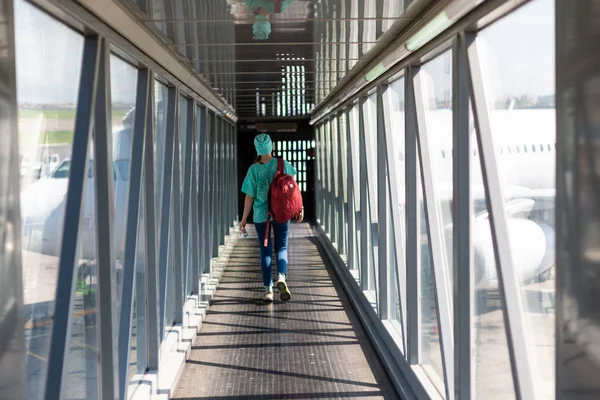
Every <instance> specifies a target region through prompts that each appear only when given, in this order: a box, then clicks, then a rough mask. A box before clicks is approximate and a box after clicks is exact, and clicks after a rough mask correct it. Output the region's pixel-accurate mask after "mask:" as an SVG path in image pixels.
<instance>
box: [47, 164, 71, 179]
mask: <svg viewBox="0 0 600 400" xmlns="http://www.w3.org/2000/svg"><path fill="white" fill-rule="evenodd" d="M70 169H71V161H63V163H62V164H61V165H60V167H58V168H57V169H56V171H54V173H53V174H52V178H53V179H63V178H68V177H69V170H70Z"/></svg>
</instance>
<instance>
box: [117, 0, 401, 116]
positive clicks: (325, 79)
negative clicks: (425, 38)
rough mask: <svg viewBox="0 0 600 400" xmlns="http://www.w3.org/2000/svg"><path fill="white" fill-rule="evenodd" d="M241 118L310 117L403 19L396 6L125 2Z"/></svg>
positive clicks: (298, 0)
mask: <svg viewBox="0 0 600 400" xmlns="http://www.w3.org/2000/svg"><path fill="white" fill-rule="evenodd" d="M123 1H124V2H125V3H126V4H127V5H128V6H129V7H130V8H131V9H132V10H133V11H135V12H136V13H137V14H138V15H139V16H140V18H142V19H143V20H144V21H145V23H146V24H147V25H148V26H149V27H150V28H151V29H152V30H153V31H154V32H155V33H156V34H157V35H159V36H160V37H161V38H162V40H163V41H164V42H165V44H166V45H168V46H170V47H171V48H172V49H173V51H174V52H176V53H177V54H178V55H179V56H180V57H181V59H182V60H183V61H184V62H186V63H187V64H188V65H189V66H190V68H192V69H193V70H194V71H195V72H196V73H198V74H201V75H202V76H203V77H204V78H205V79H206V80H207V81H208V82H209V83H210V85H211V86H212V87H213V88H214V89H215V90H216V91H217V92H218V93H220V94H221V95H222V96H223V97H224V98H225V100H226V101H227V102H228V103H229V104H231V105H233V106H234V107H236V109H237V111H238V116H239V117H240V118H254V117H261V118H265V117H273V116H275V117H293V118H298V117H302V116H307V115H308V114H309V113H310V110H311V109H312V108H313V107H314V105H315V103H318V102H319V101H321V100H322V99H324V98H325V97H326V95H327V94H328V93H329V92H330V91H331V89H333V88H334V87H335V86H336V85H337V83H338V82H339V81H340V80H341V79H342V78H343V77H344V76H345V75H346V73H347V72H348V71H349V70H350V69H351V68H352V67H353V66H354V65H355V64H356V62H357V61H358V59H359V58H360V57H361V56H362V55H364V54H365V53H366V52H367V51H368V50H369V49H370V48H371V47H372V46H373V45H374V44H375V43H376V42H377V40H378V39H379V38H380V37H381V35H382V33H383V32H385V31H386V30H387V29H388V28H389V27H390V26H391V25H392V23H393V22H394V21H395V20H396V18H398V17H399V16H401V15H402V13H403V12H404V10H405V8H406V4H405V3H408V1H403V0H397V1H387V0H331V1H328V0H285V1H284V0H281V1H280V4H281V12H276V7H277V5H276V2H279V0H123Z"/></svg>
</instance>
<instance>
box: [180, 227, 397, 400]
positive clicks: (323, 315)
mask: <svg viewBox="0 0 600 400" xmlns="http://www.w3.org/2000/svg"><path fill="white" fill-rule="evenodd" d="M248 232H249V233H250V234H251V236H250V237H248V238H247V239H242V240H239V241H238V243H237V245H236V247H235V250H234V252H233V254H232V256H231V259H230V262H229V264H228V265H227V267H226V269H225V272H224V274H223V276H222V278H221V283H220V286H219V289H218V290H217V292H216V294H215V297H214V298H213V301H212V304H211V307H210V310H209V312H208V315H207V317H206V319H205V321H204V323H203V326H202V329H201V331H200V334H199V335H198V337H197V339H196V342H195V343H194V346H193V348H192V352H191V356H190V359H189V360H188V362H187V365H186V366H185V369H184V371H183V373H182V375H181V378H180V380H179V384H178V387H177V389H176V391H175V393H174V396H173V397H174V398H177V399H192V398H193V399H333V398H343V399H350V398H361V399H363V398H372V399H382V398H384V399H392V398H395V397H396V396H395V392H394V390H393V387H392V386H391V383H390V382H389V380H388V378H387V375H386V373H385V371H384V370H383V368H382V367H381V365H380V362H379V359H378V358H377V357H376V355H375V351H374V349H373V348H372V346H371V344H370V343H369V340H368V338H367V337H366V334H365V332H364V331H363V329H362V327H361V326H360V323H359V322H358V319H357V317H356V315H355V314H354V312H353V310H352V308H351V306H350V304H349V303H348V300H347V299H346V296H345V294H344V293H343V291H342V289H341V288H339V285H338V284H337V283H336V278H335V277H333V278H334V279H332V274H330V271H328V269H326V267H325V266H324V263H323V259H322V257H321V255H320V253H319V250H318V248H317V246H316V239H315V238H314V237H313V236H312V230H311V229H310V227H309V226H308V225H306V224H302V225H292V230H291V237H290V245H289V270H288V283H289V287H290V290H291V292H292V295H293V298H292V300H291V301H290V302H287V303H282V302H280V301H279V298H278V296H277V294H276V300H275V302H274V303H273V304H269V305H266V304H264V303H263V302H262V301H260V300H257V299H259V297H260V295H261V294H262V290H263V289H262V283H261V278H260V267H259V262H258V242H257V239H256V234H255V233H254V228H252V227H250V228H249V229H248ZM253 233H254V235H252V234H253Z"/></svg>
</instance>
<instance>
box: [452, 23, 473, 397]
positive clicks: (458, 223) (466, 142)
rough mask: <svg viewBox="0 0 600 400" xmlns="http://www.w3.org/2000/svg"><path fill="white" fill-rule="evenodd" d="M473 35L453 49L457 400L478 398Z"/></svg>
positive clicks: (461, 38)
mask: <svg viewBox="0 0 600 400" xmlns="http://www.w3.org/2000/svg"><path fill="white" fill-rule="evenodd" d="M473 40H474V36H473V35H472V34H460V35H459V36H457V37H456V38H455V39H454V46H453V66H452V71H453V80H452V83H453V90H452V91H453V99H452V112H453V115H452V120H453V123H454V126H453V135H452V136H453V148H454V153H455V156H454V157H453V162H454V165H453V185H452V186H453V192H454V193H453V199H455V202H454V204H455V207H454V210H453V211H454V215H453V219H454V224H453V239H454V251H453V255H454V257H453V258H454V259H453V264H454V265H453V268H452V270H453V282H454V284H453V291H454V398H456V399H465V400H468V399H471V398H474V394H475V391H474V387H475V384H474V383H475V379H474V378H475V377H474V374H473V373H472V368H471V359H472V351H473V341H472V333H471V332H472V329H473V328H472V325H471V318H472V315H474V314H473V275H472V272H471V271H472V268H474V265H473V249H472V247H471V219H472V216H473V205H472V201H471V192H470V185H471V165H470V160H471V154H470V153H471V130H470V128H469V82H468V79H469V78H468V75H467V69H468V65H467V63H468V60H467V47H468V46H469V43H471V42H472V41H473Z"/></svg>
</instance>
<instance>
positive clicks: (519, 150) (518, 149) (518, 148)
mask: <svg viewBox="0 0 600 400" xmlns="http://www.w3.org/2000/svg"><path fill="white" fill-rule="evenodd" d="M520 153H521V148H520V147H519V145H517V154H520Z"/></svg>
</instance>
